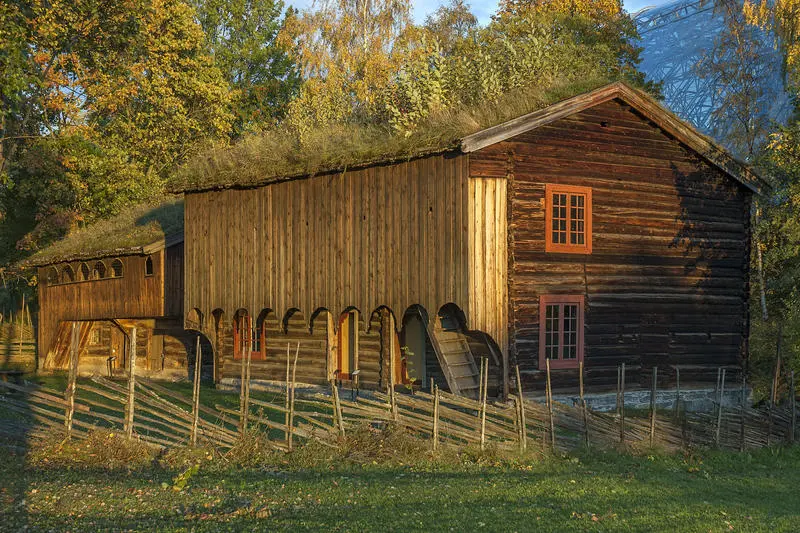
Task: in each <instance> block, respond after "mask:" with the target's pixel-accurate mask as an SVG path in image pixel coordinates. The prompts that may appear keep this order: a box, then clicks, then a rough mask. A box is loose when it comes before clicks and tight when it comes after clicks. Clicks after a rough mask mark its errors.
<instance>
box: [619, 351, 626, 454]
mask: <svg viewBox="0 0 800 533" xmlns="http://www.w3.org/2000/svg"><path fill="white" fill-rule="evenodd" d="M619 384H620V395H619V442H620V444H625V363H622V369H621V370H620V380H619Z"/></svg>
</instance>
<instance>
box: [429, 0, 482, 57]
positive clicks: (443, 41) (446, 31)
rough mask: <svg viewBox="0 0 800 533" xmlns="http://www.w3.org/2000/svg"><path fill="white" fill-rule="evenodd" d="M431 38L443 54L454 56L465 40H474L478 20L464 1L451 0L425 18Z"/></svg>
mask: <svg viewBox="0 0 800 533" xmlns="http://www.w3.org/2000/svg"><path fill="white" fill-rule="evenodd" d="M424 28H425V30H426V31H427V32H428V35H429V38H431V39H436V40H437V41H438V44H439V47H440V48H441V50H442V53H444V54H445V55H452V54H453V53H456V50H457V49H458V48H459V47H460V46H461V45H462V44H463V42H464V40H465V39H469V38H474V37H475V32H476V31H477V29H478V19H477V18H475V15H473V14H472V11H470V8H469V4H467V3H465V2H464V0H450V2H449V3H447V4H443V5H441V6H439V7H438V9H436V11H434V12H433V13H432V14H430V15H428V16H427V17H426V18H425V25H424Z"/></svg>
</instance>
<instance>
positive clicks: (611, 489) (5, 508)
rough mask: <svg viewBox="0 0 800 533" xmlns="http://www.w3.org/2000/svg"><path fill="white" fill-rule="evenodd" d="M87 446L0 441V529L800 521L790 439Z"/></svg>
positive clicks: (591, 527) (687, 526) (799, 466)
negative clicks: (263, 447) (189, 449)
mask: <svg viewBox="0 0 800 533" xmlns="http://www.w3.org/2000/svg"><path fill="white" fill-rule="evenodd" d="M115 439H118V437H116V436H115V437H109V441H110V442H111V444H109V446H107V448H108V449H111V448H113V443H114V442H118V441H117V440H115ZM383 444H384V443H383V442H382V443H380V444H378V445H377V446H381V445H383ZM385 445H386V446H391V442H388V441H387V442H386V443H385ZM75 446H76V447H77V446H85V445H83V444H81V445H77V444H76V445H75ZM92 451H94V452H98V448H97V443H94V444H91V445H90V447H89V449H88V450H87V452H86V454H85V455H87V456H89V457H83V458H81V460H80V461H76V462H75V463H74V464H70V463H69V461H67V462H64V461H61V462H59V461H53V462H51V461H49V460H48V459H47V457H46V456H47V454H33V455H32V456H31V457H28V458H26V457H25V456H24V454H16V455H15V454H9V453H3V454H2V459H0V515H1V516H0V530H2V531H18V530H23V529H26V530H33V531H64V530H69V531H96V530H110V531H119V530H130V531H265V530H325V531H373V530H381V531H407V530H411V531H674V532H683V531H702V532H705V531H769V532H778V531H800V448H792V449H772V450H761V451H758V452H756V453H745V454H735V453H712V452H709V453H708V454H705V455H703V457H702V458H701V457H700V456H672V457H664V456H649V457H648V456H631V455H627V454H617V453H605V454H592V455H587V454H584V455H576V456H573V457H559V458H553V457H547V458H542V457H538V458H535V457H528V458H515V457H513V456H505V457H503V458H502V459H498V458H497V457H496V456H494V457H493V456H492V454H488V455H484V456H481V455H480V454H478V453H476V452H472V453H464V454H462V455H460V456H458V457H449V458H448V459H447V460H436V459H434V458H431V457H430V456H425V454H423V456H421V457H420V458H419V459H418V460H416V461H415V462H414V466H409V465H404V464H401V462H400V461H398V460H396V459H394V460H392V461H388V462H386V461H369V459H368V457H369V453H368V452H365V453H364V455H361V456H358V455H355V456H351V457H349V458H348V457H343V458H339V459H330V458H328V459H326V458H324V457H322V456H319V457H317V458H316V462H317V464H316V465H315V466H311V467H307V466H306V467H304V466H301V463H302V461H301V460H299V459H298V458H297V457H288V458H287V457H286V456H280V455H276V456H273V457H272V458H271V459H270V460H266V461H264V462H263V463H262V464H261V465H260V466H258V467H252V466H251V467H248V468H242V467H237V466H232V465H226V463H225V462H224V460H223V459H222V458H219V457H213V456H211V455H209V456H205V454H200V455H196V456H195V457H197V458H198V460H199V461H200V466H199V468H198V469H197V471H196V473H193V471H192V470H190V471H189V472H188V473H186V474H185V475H183V476H181V473H184V472H186V469H185V465H187V464H192V460H189V461H188V462H187V460H186V458H184V460H183V461H184V462H183V465H182V466H181V465H180V461H174V460H173V461H172V462H171V463H170V462H169V461H164V460H163V458H155V459H153V460H152V461H150V460H148V461H149V462H147V461H141V460H138V461H128V460H126V459H125V458H124V457H123V458H122V459H121V460H120V459H119V457H118V458H117V460H116V462H111V463H108V462H105V460H98V463H99V464H98V465H97V466H93V465H92V462H91V457H90V456H91V455H92V453H91V452H92ZM98 453H100V454H101V455H102V453H103V452H102V450H101V451H99V452H98ZM69 454H70V455H77V456H80V455H81V452H80V450H71V451H69ZM43 455H44V456H43ZM209 457H210V459H209ZM376 457H377V455H376ZM85 459H88V460H85ZM359 463H361V464H359ZM123 465H125V466H123ZM170 465H171V466H170Z"/></svg>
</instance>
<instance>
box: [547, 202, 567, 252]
mask: <svg viewBox="0 0 800 533" xmlns="http://www.w3.org/2000/svg"><path fill="white" fill-rule="evenodd" d="M552 215H553V220H552V222H553V235H552V236H551V238H552V242H553V243H555V244H566V242H567V195H566V194H554V195H553V212H552Z"/></svg>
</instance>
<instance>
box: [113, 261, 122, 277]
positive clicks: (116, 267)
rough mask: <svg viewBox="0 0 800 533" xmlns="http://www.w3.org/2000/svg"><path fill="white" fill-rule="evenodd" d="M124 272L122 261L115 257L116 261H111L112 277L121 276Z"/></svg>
mask: <svg viewBox="0 0 800 533" xmlns="http://www.w3.org/2000/svg"><path fill="white" fill-rule="evenodd" d="M122 274H123V272H122V261H120V260H119V259H114V261H112V262H111V277H112V278H121V277H122Z"/></svg>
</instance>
